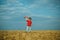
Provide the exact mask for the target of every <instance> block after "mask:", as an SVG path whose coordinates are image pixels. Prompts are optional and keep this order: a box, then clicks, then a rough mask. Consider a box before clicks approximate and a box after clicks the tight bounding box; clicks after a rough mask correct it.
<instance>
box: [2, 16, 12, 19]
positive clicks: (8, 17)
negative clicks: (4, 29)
mask: <svg viewBox="0 0 60 40" xmlns="http://www.w3.org/2000/svg"><path fill="white" fill-rule="evenodd" d="M11 18H12V17H11V16H2V19H11Z"/></svg>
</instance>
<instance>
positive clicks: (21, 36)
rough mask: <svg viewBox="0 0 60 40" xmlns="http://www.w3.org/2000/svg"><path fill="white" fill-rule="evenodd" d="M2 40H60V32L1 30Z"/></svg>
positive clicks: (0, 36)
mask: <svg viewBox="0 0 60 40" xmlns="http://www.w3.org/2000/svg"><path fill="white" fill-rule="evenodd" d="M0 40H60V30H55V31H54V30H40V31H39V30H36V31H31V32H25V31H19V30H9V31H6V30H5V31H2V30H0Z"/></svg>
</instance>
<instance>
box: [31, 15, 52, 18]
mask: <svg viewBox="0 0 60 40" xmlns="http://www.w3.org/2000/svg"><path fill="white" fill-rule="evenodd" d="M31 16H35V17H42V18H53V17H52V16H45V15H40V14H39V15H37V14H31Z"/></svg>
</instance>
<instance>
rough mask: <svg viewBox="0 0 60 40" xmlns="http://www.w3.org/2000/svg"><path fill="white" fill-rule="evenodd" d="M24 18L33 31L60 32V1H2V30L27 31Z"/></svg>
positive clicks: (0, 26)
mask: <svg viewBox="0 0 60 40" xmlns="http://www.w3.org/2000/svg"><path fill="white" fill-rule="evenodd" d="M24 16H30V17H32V22H33V24H32V30H60V0H0V30H25V28H26V22H25V19H24Z"/></svg>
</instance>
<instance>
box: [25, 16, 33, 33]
mask: <svg viewBox="0 0 60 40" xmlns="http://www.w3.org/2000/svg"><path fill="white" fill-rule="evenodd" d="M24 18H25V19H26V22H27V28H26V31H27V32H30V31H31V25H32V18H31V17H27V16H25V17H24Z"/></svg>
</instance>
